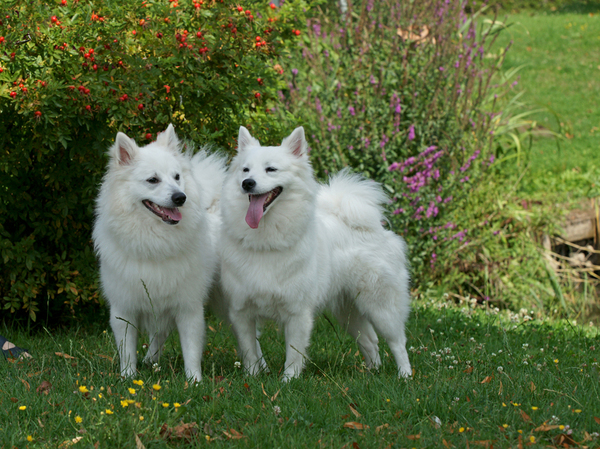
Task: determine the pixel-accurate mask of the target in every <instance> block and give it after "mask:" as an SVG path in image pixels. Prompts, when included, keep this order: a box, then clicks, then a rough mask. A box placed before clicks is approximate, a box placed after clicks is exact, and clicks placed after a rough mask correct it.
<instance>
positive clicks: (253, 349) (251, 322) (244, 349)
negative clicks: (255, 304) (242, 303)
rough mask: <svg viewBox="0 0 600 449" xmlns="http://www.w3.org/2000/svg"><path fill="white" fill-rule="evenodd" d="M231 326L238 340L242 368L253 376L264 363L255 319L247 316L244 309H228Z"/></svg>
mask: <svg viewBox="0 0 600 449" xmlns="http://www.w3.org/2000/svg"><path fill="white" fill-rule="evenodd" d="M229 318H230V321H231V327H232V328H233V333H234V334H235V336H236V338H237V341H238V348H239V354H240V357H242V361H243V363H244V368H245V369H246V371H247V372H248V374H250V375H252V376H254V375H256V374H258V373H259V372H260V370H261V368H262V365H263V363H264V359H263V358H262V352H259V351H260V344H259V343H258V339H257V337H258V336H259V335H260V334H259V333H257V331H256V320H255V318H254V317H253V316H249V315H248V313H247V312H246V311H244V310H234V309H233V308H232V309H231V310H230V311H229Z"/></svg>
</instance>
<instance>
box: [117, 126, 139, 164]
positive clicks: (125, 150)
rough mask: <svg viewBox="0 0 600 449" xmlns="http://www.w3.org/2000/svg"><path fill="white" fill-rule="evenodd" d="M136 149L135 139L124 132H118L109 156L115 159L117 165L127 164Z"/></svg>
mask: <svg viewBox="0 0 600 449" xmlns="http://www.w3.org/2000/svg"><path fill="white" fill-rule="evenodd" d="M138 151H139V148H138V146H137V145H136V143H135V141H134V140H133V139H131V138H129V137H128V136H127V135H126V134H124V133H121V132H119V133H117V138H116V139H115V144H114V145H113V147H112V149H111V158H112V159H114V160H115V161H117V164H118V165H129V164H130V163H131V161H132V160H133V159H134V158H135V157H136V155H137V153H138Z"/></svg>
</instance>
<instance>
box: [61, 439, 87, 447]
mask: <svg viewBox="0 0 600 449" xmlns="http://www.w3.org/2000/svg"><path fill="white" fill-rule="evenodd" d="M81 440H83V437H77V438H73V439H72V440H67V441H63V442H62V443H61V444H59V445H58V448H59V449H62V448H64V447H69V446H73V445H74V444H77V443H79V442H80V441H81Z"/></svg>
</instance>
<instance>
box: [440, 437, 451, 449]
mask: <svg viewBox="0 0 600 449" xmlns="http://www.w3.org/2000/svg"><path fill="white" fill-rule="evenodd" d="M442 443H443V445H444V447H447V448H451V447H452V444H450V443H448V442H447V441H446V440H444V439H443V438H442Z"/></svg>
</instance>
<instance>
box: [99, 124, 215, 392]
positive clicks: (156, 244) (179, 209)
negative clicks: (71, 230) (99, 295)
mask: <svg viewBox="0 0 600 449" xmlns="http://www.w3.org/2000/svg"><path fill="white" fill-rule="evenodd" d="M180 147H181V144H180V142H179V140H178V138H177V135H176V134H175V131H174V129H173V125H169V127H168V128H167V130H166V131H165V132H164V133H161V134H160V135H159V136H158V138H157V140H156V142H153V143H151V144H149V145H147V146H145V147H143V148H140V147H138V146H137V145H136V143H135V142H134V141H133V140H132V139H130V138H129V137H127V136H126V135H125V134H123V133H118V134H117V138H116V140H115V144H114V145H113V146H112V147H111V148H110V150H109V155H110V162H109V163H108V170H107V172H106V175H105V176H104V180H103V182H102V186H101V188H100V194H99V196H98V199H97V206H96V222H95V225H94V233H93V238H94V243H95V247H96V251H97V253H98V256H99V259H100V276H101V281H102V289H103V291H104V295H105V297H106V299H107V300H108V303H109V305H110V324H111V326H112V329H113V332H114V334H115V339H116V343H117V347H118V350H119V356H120V363H121V375H123V376H132V375H134V373H135V372H136V371H135V370H136V359H137V357H136V351H137V335H138V328H144V329H146V330H147V331H148V333H149V337H150V347H149V349H148V353H147V355H146V358H145V361H146V362H150V363H153V362H156V361H157V360H158V358H159V356H160V353H161V350H162V347H163V344H164V342H165V340H166V339H167V337H168V335H169V332H170V331H171V330H172V329H173V328H174V326H175V325H176V326H177V329H178V330H179V335H180V338H181V349H182V352H183V360H184V364H185V373H186V376H187V377H188V378H193V379H195V380H196V381H199V380H200V379H201V376H202V375H201V371H200V364H201V359H202V350H203V347H204V311H203V305H204V302H205V300H206V299H207V296H208V292H209V289H210V287H211V284H212V282H213V278H214V275H215V272H216V268H217V254H216V247H215V241H214V237H215V235H216V233H217V232H218V226H219V221H220V219H219V217H218V215H217V214H216V213H214V212H213V211H211V208H213V209H214V204H215V203H216V202H217V201H218V197H219V196H220V190H221V185H222V182H223V177H224V171H225V169H224V161H223V160H221V158H219V157H218V156H215V155H211V156H208V157H207V156H206V154H205V153H204V152H200V153H198V154H197V155H195V156H194V157H193V158H192V157H191V154H185V153H183V152H182V151H181V148H180Z"/></svg>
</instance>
